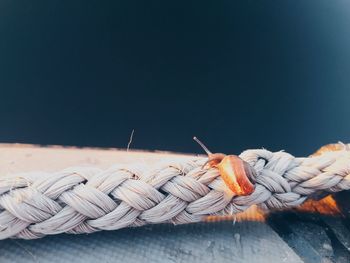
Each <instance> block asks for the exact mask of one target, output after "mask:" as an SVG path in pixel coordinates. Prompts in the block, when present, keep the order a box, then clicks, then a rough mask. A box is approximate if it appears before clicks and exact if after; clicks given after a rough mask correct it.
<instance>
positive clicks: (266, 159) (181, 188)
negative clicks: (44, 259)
mask: <svg viewBox="0 0 350 263" xmlns="http://www.w3.org/2000/svg"><path fill="white" fill-rule="evenodd" d="M240 157H241V158H242V159H243V160H244V161H246V162H247V163H249V165H250V166H251V167H252V168H254V169H255V172H256V173H255V176H254V177H252V178H250V180H251V181H252V183H253V184H254V191H253V192H252V193H251V194H249V195H247V196H237V195H235V194H234V193H233V192H232V191H230V189H228V187H227V186H226V184H225V183H224V181H223V179H222V177H221V176H220V174H219V172H218V169H216V168H206V166H204V164H205V162H206V161H207V158H198V157H195V158H193V159H191V160H188V159H186V160H182V161H177V162H175V163H168V164H158V165H157V166H156V167H155V168H151V167H141V166H138V165H130V166H114V167H112V168H110V169H108V170H104V171H103V170H100V169H97V168H86V167H85V168H70V169H66V170H63V171H61V172H57V173H52V174H47V173H23V174H15V175H11V176H6V177H2V178H0V239H5V238H9V237H12V238H24V239H34V238H39V237H42V236H44V235H53V234H58V233H74V234H78V233H92V232H95V231H99V230H115V229H120V228H124V227H136V226H142V225H145V224H157V223H173V224H185V223H191V222H198V221H201V220H203V217H206V216H209V215H232V214H235V213H239V212H242V211H244V210H246V209H247V208H248V207H250V206H252V205H258V207H260V208H263V209H283V208H290V207H295V206H298V205H300V204H302V203H303V202H304V201H305V200H306V199H307V198H308V197H312V195H313V194H315V193H316V192H319V191H326V192H330V193H331V192H338V191H341V190H346V189H350V152H349V151H347V150H346V149H345V148H344V149H340V150H338V151H333V152H325V153H322V154H321V155H319V156H312V157H308V158H295V157H294V156H292V155H290V154H288V153H286V152H270V151H267V150H265V149H258V150H247V151H245V152H243V153H242V154H241V155H240Z"/></svg>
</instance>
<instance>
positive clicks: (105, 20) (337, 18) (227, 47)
mask: <svg viewBox="0 0 350 263" xmlns="http://www.w3.org/2000/svg"><path fill="white" fill-rule="evenodd" d="M349 84H350V1H340V0H337V1H328V0H323V1H319V0H317V1H316V0H310V1H294V0H288V1H277V0H276V1H271V0H270V1H246V0H245V1H243V0H242V1H231V0H228V1H144V2H143V1H58V0H50V1H46V0H45V1H12V0H2V1H1V2H0V92H1V93H0V141H1V142H23V143H38V144H63V145H78V146H101V147H126V145H127V142H128V140H129V136H130V133H131V131H132V130H133V129H135V136H134V141H133V144H132V148H138V149H151V150H152V149H159V150H171V151H180V152H201V150H200V149H199V147H198V146H197V145H196V144H195V143H194V142H193V141H192V136H193V135H197V136H198V137H200V138H201V139H202V140H203V141H204V142H205V143H206V144H207V145H208V147H209V148H211V150H213V151H221V152H226V153H238V152H240V151H241V150H243V149H245V148H252V147H265V148H268V149H271V150H280V149H285V150H287V151H290V152H291V153H293V154H296V155H304V154H309V153H310V152H312V151H313V150H315V149H316V148H318V147H319V146H321V145H322V144H326V143H329V142H335V141H338V140H342V141H344V142H350V121H349V117H350V107H349V101H350V100H349V99H350V87H349Z"/></svg>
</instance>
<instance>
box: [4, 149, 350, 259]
mask: <svg viewBox="0 0 350 263" xmlns="http://www.w3.org/2000/svg"><path fill="white" fill-rule="evenodd" d="M165 158H170V159H173V158H190V156H188V155H181V154H170V153H164V152H155V153H149V152H142V151H129V152H125V151H121V150H117V149H92V148H83V149H82V148H73V147H70V148H67V147H58V146H56V147H54V146H51V147H39V146H33V145H17V144H16V145H13V144H10V145H8V144H2V145H0V176H1V175H5V174H11V173H17V172H30V171H57V170H60V169H64V168H67V167H69V166H88V165H94V166H99V167H101V168H107V167H109V166H111V165H113V164H116V163H128V162H144V163H146V164H149V165H152V164H154V163H155V162H157V161H158V160H163V159H165ZM349 197H350V194H349V192H342V193H339V194H337V195H335V196H328V197H326V198H323V199H321V200H319V201H308V202H306V203H305V204H304V205H303V206H302V207H300V208H298V209H295V210H290V211H283V212H282V211H275V212H271V213H268V214H265V213H263V212H261V211H258V210H257V208H256V207H252V208H251V209H249V210H248V211H247V212H245V213H243V214H241V215H238V216H237V217H235V218H233V217H227V218H210V219H209V221H212V222H207V223H201V224H191V225H185V226H172V225H158V226H157V225H156V226H146V227H141V228H136V229H123V230H118V231H110V232H100V233H96V234H91V235H75V236H72V235H64V234H63V235H58V236H50V237H45V238H43V239H39V240H32V241H24V240H16V241H14V240H3V241H0V262H13V261H16V262H49V261H51V262H65V261H68V260H69V261H71V262H89V261H91V262H93V259H94V257H95V256H96V254H97V255H98V254H100V257H99V258H100V261H101V262H110V261H113V262H118V261H125V260H126V259H128V261H130V262H151V261H152V262H187V261H190V262H212V261H213V260H217V261H218V262H232V259H235V262H269V263H271V262H350V252H349V251H350V232H349V229H350V220H349V211H350V209H349V207H350V206H349V200H350V198H349ZM223 220H226V221H223ZM233 221H235V223H234V222H233ZM69 244H71V246H70V245H69ZM73 244H74V245H73ZM89 244H94V246H93V248H92V247H90V245H89ZM125 244H129V246H126V245H125ZM131 244H132V245H131ZM199 244H200V245H199ZM96 245H97V246H98V248H96ZM112 245H113V247H111V246H112ZM140 250H142V251H144V252H143V253H144V256H143V257H138V256H135V254H137V253H139V251H140ZM81 251H84V253H83V254H82V255H81V256H76V255H77V253H79V252H81ZM113 251H114V252H113ZM116 251H119V252H118V253H116ZM92 254H93V255H92ZM62 255H64V256H62ZM137 255H138V254H137Z"/></svg>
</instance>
